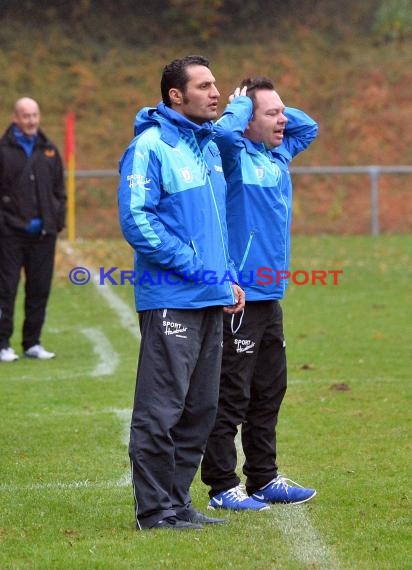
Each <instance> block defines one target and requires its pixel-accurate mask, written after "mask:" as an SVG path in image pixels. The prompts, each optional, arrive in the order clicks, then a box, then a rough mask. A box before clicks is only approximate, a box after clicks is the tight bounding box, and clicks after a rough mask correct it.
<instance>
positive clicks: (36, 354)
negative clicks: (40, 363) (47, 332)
mask: <svg viewBox="0 0 412 570" xmlns="http://www.w3.org/2000/svg"><path fill="white" fill-rule="evenodd" d="M24 356H27V357H28V358H38V359H39V360H50V359H51V358H54V357H55V356H56V355H55V354H54V352H48V351H47V350H46V349H45V348H43V347H42V345H41V344H35V345H34V346H31V347H30V348H28V349H27V350H26V351H25V353H24Z"/></svg>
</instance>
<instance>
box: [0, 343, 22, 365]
mask: <svg viewBox="0 0 412 570" xmlns="http://www.w3.org/2000/svg"><path fill="white" fill-rule="evenodd" d="M18 359H19V357H18V356H17V354H16V353H15V352H14V350H13V349H12V348H11V346H9V347H8V348H2V349H1V350H0V362H13V361H14V360H18Z"/></svg>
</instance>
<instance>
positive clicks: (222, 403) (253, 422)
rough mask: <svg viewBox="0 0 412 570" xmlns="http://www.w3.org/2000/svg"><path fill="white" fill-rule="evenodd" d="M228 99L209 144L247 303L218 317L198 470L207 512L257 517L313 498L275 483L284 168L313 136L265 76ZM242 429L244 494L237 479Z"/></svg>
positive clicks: (288, 199)
mask: <svg viewBox="0 0 412 570" xmlns="http://www.w3.org/2000/svg"><path fill="white" fill-rule="evenodd" d="M229 101H230V103H229V105H228V106H227V107H226V109H225V111H224V113H223V116H222V117H221V119H220V120H219V121H218V122H217V124H216V126H215V130H216V139H215V140H216V143H217V145H218V147H219V150H220V152H221V155H222V162H223V169H224V173H225V176H226V180H227V184H228V198H227V223H228V232H229V251H230V255H231V258H232V259H233V261H234V263H235V266H236V269H237V272H238V277H239V282H240V283H241V285H242V287H244V289H245V293H246V300H247V301H246V304H245V309H244V312H243V313H242V314H241V315H240V316H239V315H227V317H225V319H224V348H223V363H222V373H221V383H220V396H219V407H218V413H217V418H216V423H215V427H214V429H213V431H212V433H211V435H210V437H209V440H208V443H207V447H206V452H205V455H204V458H203V461H202V469H201V471H202V480H203V482H204V483H206V484H207V485H209V486H210V491H209V495H210V502H209V508H210V509H229V510H254V511H261V510H264V509H267V508H268V505H269V504H271V503H295V504H296V503H303V502H305V501H308V500H309V499H311V498H312V497H314V496H315V494H316V491H315V490H314V489H306V488H303V487H301V486H300V485H298V484H296V483H293V481H290V480H286V479H285V478H284V477H281V476H279V474H278V467H277V463H276V431H275V430H276V424H277V419H278V413H279V409H280V406H281V403H282V400H283V397H284V395H285V392H286V380H287V369H286V352H285V340H284V336H283V317H282V308H281V306H280V304H279V300H280V299H282V298H283V296H284V294H285V288H286V281H285V280H281V281H280V282H277V279H276V276H277V275H279V271H286V270H288V268H289V253H290V228H291V212H292V183H291V178H290V174H289V163H290V161H291V160H292V158H293V157H294V156H295V155H296V154H298V153H299V152H301V151H303V150H305V149H306V148H307V147H308V146H309V144H310V143H311V142H312V141H313V139H314V138H315V137H316V134H317V125H316V123H315V121H314V120H313V119H311V118H310V117H309V116H308V115H306V114H305V113H303V112H302V111H299V110H298V109H293V108H285V106H284V104H283V102H282V100H281V98H280V96H279V94H278V93H277V92H276V91H275V89H274V86H273V84H272V82H271V81H270V80H268V79H266V78H257V79H253V80H252V79H247V80H244V81H243V82H242V84H241V88H237V89H236V90H235V93H234V94H233V95H232V96H231V97H230V98H229ZM259 268H260V270H262V268H263V269H264V270H265V271H264V272H263V274H262V273H261V274H259V273H258V271H259ZM239 425H241V427H242V431H241V437H242V446H243V451H244V454H245V463H244V466H243V472H244V474H245V475H246V493H245V491H244V490H243V487H242V486H241V485H240V478H239V476H238V475H237V474H236V464H237V453H236V445H235V436H236V434H237V430H238V426H239ZM288 481H289V483H293V484H292V485H290V484H288Z"/></svg>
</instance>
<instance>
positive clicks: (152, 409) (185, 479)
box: [129, 307, 223, 528]
mask: <svg viewBox="0 0 412 570" xmlns="http://www.w3.org/2000/svg"><path fill="white" fill-rule="evenodd" d="M139 320H140V328H141V332H142V341H141V345H140V355H139V364H138V371H137V381H136V392H135V400H134V408H133V415H132V423H131V431H130V444H129V456H130V459H131V466H132V480H133V490H134V498H135V508H136V522H137V527H138V528H148V527H151V526H153V524H155V523H156V522H157V521H159V520H161V519H163V518H165V517H167V516H172V515H175V514H178V513H179V511H182V510H185V509H186V508H187V507H188V506H189V505H190V503H191V499H190V494H189V488H190V485H191V483H192V481H193V478H194V476H195V474H196V471H197V469H198V467H199V463H200V460H201V457H202V454H203V452H204V449H205V445H206V440H207V438H208V435H209V433H210V431H211V429H212V427H213V424H214V421H215V417H216V409H217V402H218V395H219V377H220V368H221V358H222V328H223V322H222V321H223V311H222V308H221V307H210V308H205V309H198V310H177V309H167V310H166V309H164V310H163V309H159V310H152V311H144V312H142V313H140V315H139Z"/></svg>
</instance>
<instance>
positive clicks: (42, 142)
mask: <svg viewBox="0 0 412 570" xmlns="http://www.w3.org/2000/svg"><path fill="white" fill-rule="evenodd" d="M65 214H66V192H65V186H64V171H63V163H62V159H61V157H60V155H59V152H58V150H57V148H56V147H55V145H54V144H53V143H52V142H51V141H50V140H49V139H48V138H47V137H46V135H45V134H44V133H43V131H41V130H39V131H38V135H37V141H36V145H35V147H34V150H33V154H32V156H31V157H30V158H29V157H27V155H26V153H25V151H24V149H23V148H22V147H21V145H20V144H19V143H18V142H17V141H16V138H15V136H14V134H13V125H10V126H9V128H8V129H7V131H6V132H5V133H4V135H3V136H2V138H1V139H0V236H1V235H9V234H12V233H13V231H15V230H24V229H25V228H27V226H28V225H29V224H30V221H31V220H32V219H33V218H40V219H41V220H42V222H43V224H42V227H43V229H42V232H43V233H47V234H56V233H57V232H60V231H61V230H62V229H63V227H64V223H65Z"/></svg>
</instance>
